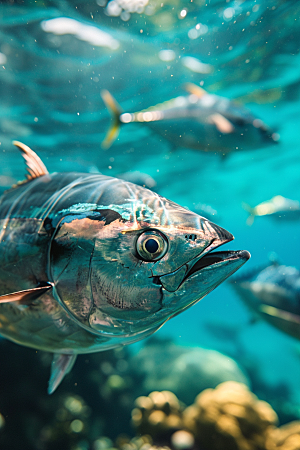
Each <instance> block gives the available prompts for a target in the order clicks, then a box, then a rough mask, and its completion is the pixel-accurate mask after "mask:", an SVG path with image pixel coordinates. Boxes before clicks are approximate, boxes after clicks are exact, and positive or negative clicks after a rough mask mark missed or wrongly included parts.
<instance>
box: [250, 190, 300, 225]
mask: <svg viewBox="0 0 300 450" xmlns="http://www.w3.org/2000/svg"><path fill="white" fill-rule="evenodd" d="M243 208H244V209H245V210H246V211H247V212H248V213H249V217H248V219H247V225H252V224H253V221H254V219H255V216H271V217H272V218H274V219H284V220H300V202H299V201H297V200H290V199H289V198H285V197H283V196H282V195H276V196H275V197H272V198H271V200H266V201H265V202H262V203H259V204H258V205H257V206H255V207H254V208H252V207H251V206H250V205H248V204H247V203H243Z"/></svg>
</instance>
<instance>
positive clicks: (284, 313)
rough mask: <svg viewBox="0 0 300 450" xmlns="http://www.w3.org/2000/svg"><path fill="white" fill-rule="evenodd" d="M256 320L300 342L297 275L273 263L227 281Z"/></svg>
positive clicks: (289, 267) (299, 282)
mask: <svg viewBox="0 0 300 450" xmlns="http://www.w3.org/2000/svg"><path fill="white" fill-rule="evenodd" d="M230 284H231V286H232V287H233V289H234V290H235V291H236V292H237V293H238V295H239V297H240V298H241V299H242V301H243V302H244V303H245V304H246V305H247V306H248V307H249V308H250V310H251V311H252V312H253V313H254V316H255V317H256V318H262V319H264V320H266V321H267V322H269V323H270V324H271V325H273V326H275V327H276V328H278V329H279V330H281V331H284V332H285V333H287V334H289V335H290V336H293V337H295V338H297V339H300V271H299V270H298V269H296V268H295V267H291V266H285V265H283V264H279V263H277V262H272V263H270V264H267V265H266V266H264V267H263V268H262V267H260V268H255V269H254V270H253V271H250V272H249V273H245V274H243V273H242V274H240V275H239V276H236V277H234V278H232V279H231V280H230Z"/></svg>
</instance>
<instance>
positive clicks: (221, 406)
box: [183, 381, 277, 450]
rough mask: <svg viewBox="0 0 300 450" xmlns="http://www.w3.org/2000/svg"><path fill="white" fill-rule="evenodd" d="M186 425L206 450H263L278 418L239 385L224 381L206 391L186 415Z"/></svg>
mask: <svg viewBox="0 0 300 450" xmlns="http://www.w3.org/2000/svg"><path fill="white" fill-rule="evenodd" d="M183 421H184V426H185V427H186V429H187V430H189V431H191V432H192V433H193V435H194V436H195V440H196V442H198V443H199V444H200V445H203V446H204V447H206V448H212V449H218V450H223V449H224V450H226V449H228V448H230V449H231V450H263V449H265V448H266V447H267V443H268V440H269V436H270V430H271V429H273V427H274V426H275V425H276V424H277V415H276V413H275V411H274V410H273V409H272V408H271V406H270V405H268V403H266V402H263V401H260V400H258V399H257V397H256V396H255V395H254V394H252V393H251V392H250V391H249V389H248V388H247V387H246V386H244V385H243V384H240V383H235V382H230V381H229V382H225V383H222V384H220V385H219V386H217V388H216V389H206V390H205V391H203V392H202V393H201V394H199V395H198V396H197V398H196V401H195V403H194V405H192V406H190V407H188V408H187V409H186V410H185V411H184V414H183Z"/></svg>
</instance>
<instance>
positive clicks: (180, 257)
mask: <svg viewBox="0 0 300 450" xmlns="http://www.w3.org/2000/svg"><path fill="white" fill-rule="evenodd" d="M14 144H15V145H16V146H17V147H18V148H19V149H20V150H21V152H22V154H23V156H24V158H25V161H26V164H27V168H28V172H29V174H28V175H27V181H25V182H23V183H21V184H18V185H16V186H14V187H13V188H11V189H10V190H8V191H6V192H5V193H4V194H3V196H2V197H1V198H0V221H1V222H0V224H1V226H0V256H1V266H0V334H1V335H2V336H4V337H6V338H8V339H10V340H12V341H14V342H16V343H19V344H22V345H25V346H28V347H33V348H36V349H40V350H45V351H49V352H53V353H54V358H53V363H52V369H51V376H50V381H49V388H48V392H49V393H52V392H53V391H54V390H55V389H56V387H57V386H58V385H59V383H60V382H61V380H62V379H63V377H64V375H65V374H66V373H68V372H69V371H70V369H71V368H72V365H73V364H74V361H75V359H76V355H77V354H80V353H90V352H96V351H102V350H107V349H111V348H114V347H118V346H121V345H126V344H130V343H132V342H136V341H139V340H140V339H143V338H144V337H146V336H149V335H151V334H152V333H154V332H155V331H156V330H158V329H159V328H160V327H161V326H162V325H163V324H164V323H165V322H166V321H167V320H169V319H170V318H171V317H173V316H175V315H177V314H178V313H180V312H182V311H184V310H185V309H187V308H189V307H190V306H192V305H193V304H195V303H196V302H197V301H199V300H200V299H201V298H203V297H204V296H205V295H206V294H208V293H209V292H210V291H212V290H213V289H214V288H215V287H217V286H218V285H219V284H220V283H221V282H222V281H224V280H225V279H226V278H227V277H228V276H230V275H231V274H232V273H233V272H235V271H236V270H237V269H238V268H239V267H240V266H241V265H243V264H244V263H245V262H246V261H247V260H248V259H249V257H250V255H249V253H248V252H247V251H218V252H213V253H211V251H212V250H214V249H216V248H217V247H219V246H220V245H222V244H225V243H227V242H229V241H231V240H232V239H233V236H232V234H230V233H229V232H228V231H226V230H225V229H223V228H221V227H219V226H217V225H215V224H214V223H212V222H210V221H208V220H207V219H205V218H204V217H201V216H199V215H197V214H194V213H192V212H191V211H188V210H186V209H184V208H182V207H181V206H179V205H177V204H176V203H173V202H171V201H169V200H167V199H165V198H163V197H160V196H159V195H158V194H156V193H154V192H152V191H151V190H148V189H146V188H143V187H141V186H138V185H135V184H132V183H130V182H126V181H124V180H119V179H117V178H112V177H109V176H105V175H101V174H89V173H75V172H70V173H53V174H49V173H48V170H47V169H46V167H45V165H44V164H43V162H42V161H41V160H40V158H39V157H38V156H37V155H36V154H35V153H34V152H33V151H32V150H31V149H30V148H29V147H28V146H26V145H24V144H22V143H21V142H17V141H15V142H14Z"/></svg>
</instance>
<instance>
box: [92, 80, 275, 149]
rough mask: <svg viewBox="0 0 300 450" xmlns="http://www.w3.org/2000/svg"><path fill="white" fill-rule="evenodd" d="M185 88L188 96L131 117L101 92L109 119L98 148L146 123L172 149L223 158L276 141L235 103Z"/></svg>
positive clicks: (262, 123) (190, 85)
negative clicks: (122, 128)
mask: <svg viewBox="0 0 300 450" xmlns="http://www.w3.org/2000/svg"><path fill="white" fill-rule="evenodd" d="M185 88H186V90H187V91H188V92H189V95H181V96H178V97H175V98H172V99H171V100H167V101H165V102H163V103H159V104H157V105H154V106H151V107H149V108H147V109H143V110H141V111H137V112H132V113H131V112H122V108H121V107H120V105H119V104H118V103H117V101H116V100H115V99H114V98H113V96H112V95H111V94H110V92H109V91H107V90H102V91H101V96H102V99H103V101H104V103H105V104H106V106H107V108H108V110H109V111H110V113H111V115H112V123H111V126H110V128H109V130H108V132H107V134H106V137H105V139H104V140H103V142H102V147H103V148H104V149H107V148H109V147H110V146H111V145H112V143H113V142H114V140H115V139H116V138H117V137H118V135H119V131H120V126H121V125H122V126H123V125H124V124H128V123H146V124H147V125H148V126H150V127H151V128H152V129H153V130H154V131H155V132H156V133H158V134H159V135H162V136H163V137H164V138H166V139H167V140H168V141H170V142H171V143H172V145H173V146H174V147H186V148H191V149H195V150H202V151H206V152H218V153H220V154H221V155H223V156H225V155H227V154H228V153H230V152H233V151H240V150H246V149H252V148H260V147H263V146H265V145H270V144H275V143H277V141H278V140H279V135H278V133H275V132H273V131H272V130H271V128H269V127H268V126H267V125H266V124H265V123H264V122H263V121H262V120H261V119H259V118H257V117H256V116H254V115H253V114H252V113H251V112H250V111H249V110H248V109H246V108H245V107H243V106H241V105H239V104H238V103H235V102H234V101H232V100H229V99H228V98H226V97H221V96H219V95H214V94H209V93H208V92H207V91H206V90H204V89H203V88H201V87H200V86H197V85H195V84H192V83H187V84H186V85H185Z"/></svg>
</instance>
